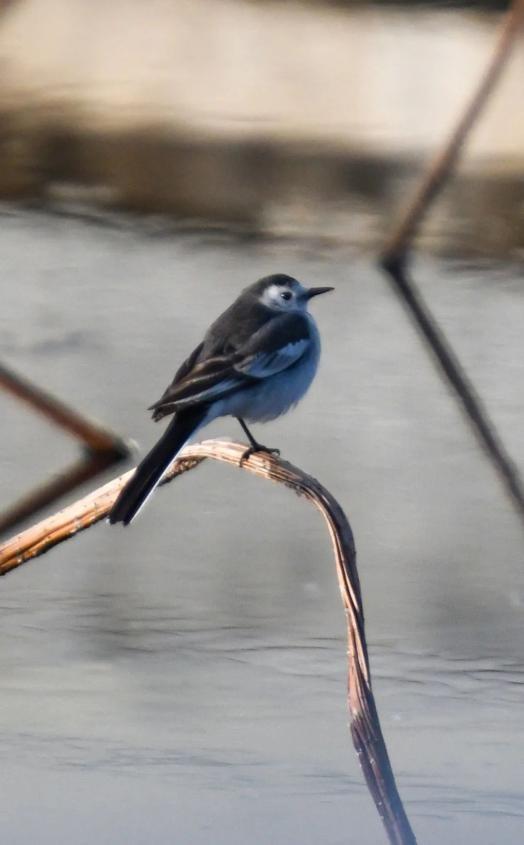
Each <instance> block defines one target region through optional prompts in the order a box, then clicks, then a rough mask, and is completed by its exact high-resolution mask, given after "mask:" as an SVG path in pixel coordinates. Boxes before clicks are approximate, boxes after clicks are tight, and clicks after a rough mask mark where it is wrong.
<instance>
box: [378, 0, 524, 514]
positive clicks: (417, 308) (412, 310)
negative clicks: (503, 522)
mask: <svg viewBox="0 0 524 845" xmlns="http://www.w3.org/2000/svg"><path fill="white" fill-rule="evenodd" d="M523 25H524V0H513V4H512V6H511V7H510V9H509V11H508V12H507V13H506V15H505V17H504V19H503V22H502V25H501V28H500V31H499V36H498V40H497V43H496V45H495V48H494V51H493V55H492V57H491V60H490V62H489V64H488V67H487V68H486V70H485V72H484V74H483V76H482V78H481V80H480V82H479V85H478V87H477V90H476V91H475V92H474V94H473V96H472V98H471V100H470V101H469V103H468V104H467V106H466V108H465V110H464V113H463V114H462V116H461V117H460V119H459V121H458V124H457V126H456V127H455V129H454V131H453V132H452V134H451V137H450V138H449V139H448V141H447V142H446V143H445V144H444V146H443V148H442V149H441V150H439V151H438V153H437V155H436V156H435V158H434V159H433V161H432V162H431V163H430V164H429V166H428V169H427V171H426V173H425V175H424V176H423V177H422V179H421V182H420V185H419V187H418V188H417V189H416V191H415V194H414V196H413V197H412V198H411V200H410V202H409V203H408V206H407V208H406V210H405V211H404V213H403V214H401V215H400V222H399V223H398V225H397V226H396V228H395V229H394V231H393V234H392V235H391V237H390V238H389V240H388V242H387V244H386V246H385V249H384V252H383V255H382V259H381V264H382V267H383V269H384V270H385V271H386V272H387V273H388V275H389V277H390V279H391V281H392V283H393V286H394V288H395V290H396V292H397V294H398V295H399V296H400V298H401V300H402V302H403V304H404V305H405V307H406V308H407V310H408V312H409V314H410V315H411V317H412V318H413V319H414V321H415V323H416V325H417V327H418V328H419V330H420V332H421V334H422V336H423V337H424V339H425V340H426V342H427V344H428V346H429V348H430V350H431V352H432V354H433V356H434V359H435V361H436V362H437V364H438V365H439V367H440V368H441V371H442V372H443V373H444V375H445V376H446V378H447V380H448V382H449V384H450V385H451V387H452V388H453V390H454V391H455V393H456V395H457V398H458V399H459V400H460V402H461V405H462V408H463V409H464V411H465V412H466V414H467V416H468V419H469V421H470V423H471V426H472V428H473V430H474V432H475V434H476V436H477V437H478V439H479V441H480V443H481V445H482V446H483V447H484V449H485V450H486V453H487V454H488V456H489V457H490V459H491V461H492V463H493V464H494V466H495V468H496V470H497V472H498V473H499V476H500V477H501V479H502V481H503V483H504V485H505V487H506V490H507V491H508V492H509V494H510V496H511V498H512V501H513V503H514V505H515V507H516V509H517V511H518V513H519V515H520V517H521V518H522V519H524V485H523V483H522V480H521V478H520V475H519V472H518V470H517V468H516V466H515V464H514V463H513V461H512V460H511V458H510V456H509V454H508V452H507V450H506V449H505V447H504V444H503V442H502V438H501V437H500V436H499V434H498V433H497V430H496V428H495V425H494V424H493V421H492V420H490V418H489V416H488V414H487V411H486V409H485V408H484V407H483V405H482V403H481V401H480V399H479V397H478V396H477V395H476V393H475V390H474V388H473V385H472V384H471V382H470V380H469V379H468V377H467V375H466V372H465V370H464V368H463V367H462V365H461V363H460V361H459V359H458V358H457V356H456V354H455V353H454V351H453V348H452V347H451V344H450V343H449V341H448V340H447V339H446V337H445V335H444V333H443V332H442V331H441V329H440V328H439V326H438V323H437V321H436V320H435V318H434V317H433V315H432V313H431V311H430V309H429V308H428V306H427V304H426V303H425V302H424V300H423V298H422V297H421V295H420V293H419V292H418V290H417V288H416V286H415V285H414V283H413V281H412V280H411V279H410V276H409V273H408V270H407V265H408V257H409V251H410V249H411V246H412V243H413V240H414V238H415V236H416V234H417V232H418V230H419V228H420V226H421V223H422V221H423V219H424V216H425V214H426V213H427V211H428V209H429V207H430V205H431V203H432V202H433V201H434V199H435V197H436V196H437V194H438V193H439V191H440V190H441V189H442V188H443V186H444V184H445V183H446V181H447V180H448V179H449V177H450V176H451V174H452V172H453V168H454V167H455V164H456V163H457V160H458V157H459V155H460V152H461V150H462V147H463V145H464V142H465V141H466V138H467V136H468V134H469V132H470V131H471V128H472V127H473V125H474V124H475V121H476V120H477V119H478V118H479V117H480V114H481V112H482V110H483V108H484V106H485V105H486V103H487V101H488V99H489V97H490V94H491V93H492V91H493V90H494V88H495V86H496V84H497V82H498V80H499V79H500V75H501V73H502V71H503V69H504V67H505V65H506V63H507V61H508V59H509V57H510V54H511V51H512V48H513V47H514V45H515V42H516V40H517V36H518V35H519V33H520V32H521V31H522V28H523Z"/></svg>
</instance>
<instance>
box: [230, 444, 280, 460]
mask: <svg viewBox="0 0 524 845" xmlns="http://www.w3.org/2000/svg"><path fill="white" fill-rule="evenodd" d="M257 452H267V454H268V455H276V456H277V457H279V456H280V449H271V447H270V446H263V445H262V444H261V443H257V444H256V445H254V446H248V448H247V449H246V450H245V451H244V452H242V455H241V457H240V464H239V466H242V464H243V463H244V461H247V460H248V459H249V458H250V457H251V455H255V454H256V453H257Z"/></svg>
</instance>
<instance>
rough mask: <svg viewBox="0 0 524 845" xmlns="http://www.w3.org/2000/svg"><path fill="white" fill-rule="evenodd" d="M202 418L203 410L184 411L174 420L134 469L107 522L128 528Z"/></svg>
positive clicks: (203, 415) (204, 412) (204, 411)
mask: <svg viewBox="0 0 524 845" xmlns="http://www.w3.org/2000/svg"><path fill="white" fill-rule="evenodd" d="M205 414H206V410H205V409H203V410H198V411H197V410H191V411H189V410H187V411H184V412H182V413H178V414H177V415H176V416H175V418H174V419H173V420H172V422H171V423H170V424H169V426H168V427H167V428H166V430H165V432H164V434H163V435H162V437H161V438H160V440H159V441H158V443H157V444H156V445H155V446H153V448H152V449H151V451H150V452H149V453H148V454H147V455H146V456H145V458H144V460H143V461H142V462H141V463H140V464H139V465H138V466H137V468H136V471H135V473H134V475H133V476H132V477H131V478H130V479H129V481H128V482H127V484H126V486H125V487H124V489H123V490H121V492H120V495H119V497H118V499H117V500H116V502H115V504H114V505H113V507H112V508H111V511H110V513H109V522H110V523H111V524H112V525H114V523H115V522H123V523H124V525H129V523H130V522H131V521H132V520H133V519H134V517H135V516H136V515H137V513H138V511H139V510H140V508H141V507H142V505H144V504H145V502H146V499H147V498H148V497H149V496H150V495H151V493H152V492H153V490H154V489H155V487H156V485H157V484H158V482H159V481H160V479H161V478H162V475H163V473H164V470H165V469H167V467H168V466H169V464H170V463H171V461H172V460H173V459H174V458H175V457H176V456H177V454H178V453H179V452H180V450H181V448H182V447H183V445H184V443H186V442H187V441H188V439H189V438H190V437H191V435H192V434H193V432H194V431H195V430H196V429H197V428H198V427H199V425H200V423H201V422H202V420H203V419H204V417H205Z"/></svg>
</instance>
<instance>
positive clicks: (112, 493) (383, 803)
mask: <svg viewBox="0 0 524 845" xmlns="http://www.w3.org/2000/svg"><path fill="white" fill-rule="evenodd" d="M244 455H245V446H243V445H241V444H239V443H230V442H224V441H220V440H206V441H204V442H203V443H196V444H194V445H190V446H186V447H185V449H183V451H182V452H181V454H180V456H179V457H178V458H177V459H176V460H175V461H174V462H173V463H172V464H171V466H170V467H169V469H168V471H167V472H166V474H165V476H164V478H163V480H162V482H161V483H162V484H165V483H167V482H168V481H171V480H173V479H174V478H176V477H177V476H179V475H181V474H183V473H184V472H187V471H188V470H190V469H193V468H194V467H196V466H198V465H199V464H200V463H201V462H202V461H203V460H205V459H206V458H212V459H214V460H217V461H223V462H224V463H228V464H233V465H235V466H237V467H241V468H242V469H244V470H247V471H248V472H252V473H254V474H255V475H258V476H260V477H262V478H267V479H269V480H271V481H276V482H278V483H280V484H284V485H285V486H286V487H290V488H291V489H292V490H293V491H294V492H295V493H297V494H298V495H301V496H304V497H305V498H306V499H307V500H308V501H310V502H312V503H313V504H314V505H315V507H316V508H317V509H318V510H319V511H320V513H321V514H322V516H323V517H324V519H325V521H326V524H327V527H328V531H329V534H330V537H331V542H332V545H333V551H334V554H335V562H336V567H337V576H338V583H339V587H340V593H341V596H342V602H343V605H344V609H345V612H346V623H347V635H348V705H349V711H350V716H351V735H352V738H353V744H354V746H355V748H356V751H357V754H358V757H359V760H360V765H361V766H362V770H363V772H364V776H365V778H366V782H367V785H368V788H369V791H370V793H371V796H372V798H373V800H374V802H375V806H376V808H377V810H378V812H379V814H380V817H381V819H382V822H383V824H384V827H385V829H386V832H387V835H388V838H389V841H390V843H391V845H416V839H415V836H414V834H413V831H412V829H411V827H410V824H409V821H408V818H407V816H406V813H405V811H404V807H403V805H402V801H401V798H400V795H399V793H398V791H397V787H396V783H395V777H394V775H393V770H392V768H391V764H390V761H389V756H388V753H387V749H386V744H385V742H384V737H383V736H382V730H381V727H380V721H379V718H378V713H377V708H376V705H375V700H374V697H373V691H372V689H371V676H370V670H369V659H368V652H367V645H366V637H365V631H364V611H363V607H362V595H361V591H360V583H359V578H358V571H357V565H356V551H355V543H354V540H353V532H352V530H351V526H350V524H349V521H348V519H347V517H346V515H345V513H344V511H343V510H342V508H341V506H340V505H339V503H338V502H337V501H336V499H335V498H334V497H333V496H332V495H331V493H330V492H329V491H328V490H326V488H325V487H323V486H322V485H321V484H320V483H319V482H318V481H317V480H316V479H314V478H312V477H311V476H310V475H307V474H306V473H305V472H303V471H302V470H301V469H299V468H298V467H295V466H293V464H290V463H288V462H287V461H283V460H280V458H277V457H275V456H274V455H269V454H267V453H265V452H264V453H258V452H256V453H255V454H252V455H251V456H250V457H249V458H247V459H243V456H244ZM133 472H134V470H131V471H130V472H127V473H125V474H124V475H121V476H119V477H118V478H115V479H113V481H110V482H109V483H108V484H106V485H104V486H103V487H100V488H98V489H97V490H95V491H94V492H93V493H90V494H89V495H88V496H86V497H85V498H83V499H80V500H79V501H78V502H75V503H74V504H73V505H71V506H70V507H68V508H66V509H65V510H63V511H60V512H59V513H57V514H54V515H53V516H51V517H49V518H48V519H45V520H43V521H42V522H40V523H38V524H37V525H35V526H33V527H32V528H29V529H27V531H24V532H22V533H21V534H18V535H17V536H16V537H13V538H12V539H11V540H9V541H8V542H7V543H4V545H3V546H0V574H2V575H5V574H7V573H8V572H10V571H12V570H13V569H15V568H16V567H18V566H20V565H21V564H22V563H25V561H27V560H31V559H32V558H34V557H37V556H38V555H41V554H43V553H44V552H46V551H48V550H49V549H51V548H52V547H53V546H56V545H57V544H58V543H61V542H63V541H64V540H67V539H70V538H71V537H72V536H74V535H75V534H76V533H78V532H79V531H83V530H84V529H86V528H89V527H90V526H91V525H94V524H95V523H96V522H99V521H100V520H101V519H103V518H104V517H105V516H107V514H108V513H109V511H110V509H111V506H112V504H113V502H114V501H115V499H116V497H117V495H118V493H119V492H120V490H121V489H122V487H123V486H124V484H125V483H126V482H127V480H128V479H129V478H130V476H131V474H132V473H133ZM113 530H115V529H113Z"/></svg>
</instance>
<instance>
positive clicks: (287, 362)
mask: <svg viewBox="0 0 524 845" xmlns="http://www.w3.org/2000/svg"><path fill="white" fill-rule="evenodd" d="M310 344H311V340H310V329H309V323H308V320H307V317H305V316H304V315H302V314H282V315H281V316H278V317H275V318H274V319H272V320H270V321H269V322H267V323H266V324H265V325H264V326H262V328H260V329H259V330H258V331H256V332H255V333H254V334H253V335H252V336H251V338H250V339H249V340H248V341H247V343H244V344H243V345H242V346H241V347H239V348H238V349H236V350H232V351H231V352H229V353H228V354H227V355H215V356H213V357H210V358H207V359H204V360H203V361H198V354H199V352H200V349H201V347H197V350H198V352H197V350H195V352H193V354H192V355H191V356H190V357H189V358H188V359H187V361H185V362H184V364H183V365H182V366H181V367H180V369H179V370H178V372H177V374H176V376H175V379H174V381H173V383H172V384H171V385H170V386H169V387H168V388H167V390H166V391H165V393H164V395H163V396H162V397H161V398H160V399H159V401H158V402H155V404H154V405H152V406H151V409H150V410H152V411H153V419H155V420H159V419H161V418H162V417H164V416H166V415H167V414H173V413H175V412H176V411H181V410H183V409H185V408H189V407H196V406H197V405H201V404H207V403H209V402H213V401H214V400H216V399H219V398H223V397H225V396H227V395H228V394H230V393H232V392H235V391H237V390H240V389H241V388H242V387H245V386H246V385H247V384H248V383H252V384H253V383H256V381H259V380H261V379H265V378H269V377H270V376H273V375H275V374H276V373H279V372H281V371H282V370H285V369H287V368H288V367H291V366H293V365H294V364H296V363H297V362H298V361H299V360H300V359H301V358H302V356H303V355H304V354H305V353H306V352H307V350H308V348H309V346H310Z"/></svg>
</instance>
